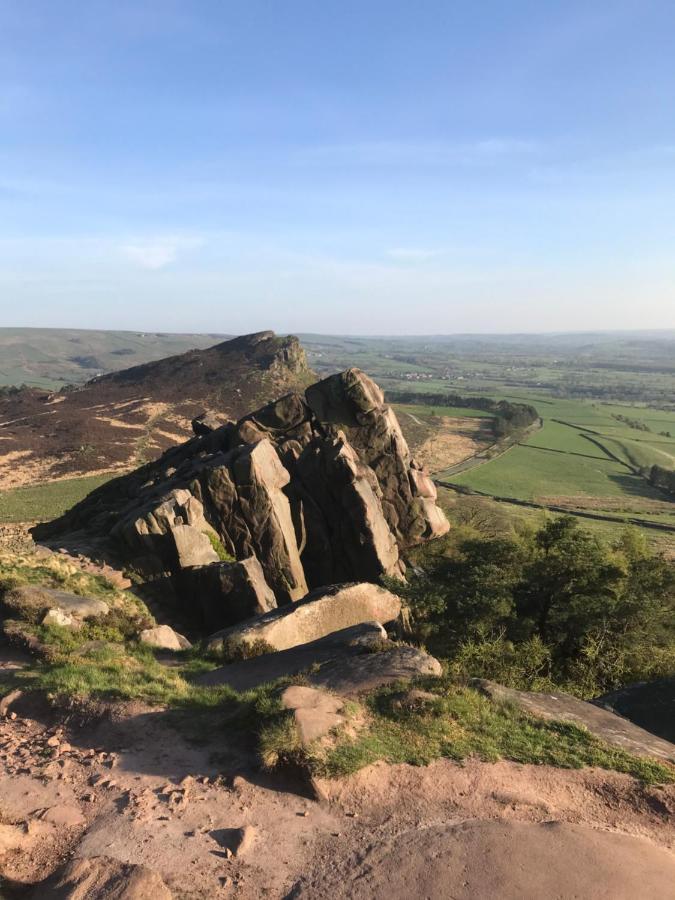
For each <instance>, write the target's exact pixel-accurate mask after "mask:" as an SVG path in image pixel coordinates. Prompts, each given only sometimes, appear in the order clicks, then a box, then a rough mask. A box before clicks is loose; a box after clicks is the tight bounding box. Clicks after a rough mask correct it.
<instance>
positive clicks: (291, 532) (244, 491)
mask: <svg viewBox="0 0 675 900" xmlns="http://www.w3.org/2000/svg"><path fill="white" fill-rule="evenodd" d="M232 468H233V472H234V478H235V482H236V485H237V493H238V496H239V504H240V507H241V510H242V513H243V516H244V518H245V520H246V522H247V524H248V528H249V531H250V534H251V539H252V542H253V545H254V547H255V550H256V556H257V557H258V559H259V560H260V563H261V565H262V567H263V571H264V572H265V578H266V581H267V582H268V584H269V585H270V586H271V587H272V589H273V591H274V593H275V595H276V597H277V599H278V600H279V602H285V603H287V602H289V601H293V600H298V599H299V598H300V597H304V595H305V594H306V593H307V582H306V581H305V573H304V569H303V568H302V563H301V561H300V551H299V550H298V544H297V541H296V536H295V529H294V526H293V519H292V516H291V508H290V504H289V502H288V498H287V496H286V494H285V493H284V492H283V488H285V487H286V485H288V483H289V482H290V475H289V473H288V472H287V470H286V469H285V468H284V467H283V465H282V464H281V461H280V459H279V456H278V454H277V452H276V450H275V449H274V446H273V445H272V444H271V443H270V441H269V440H261V441H259V442H258V443H257V444H253V445H249V446H247V447H245V448H244V449H243V451H242V452H241V453H240V454H239V455H237V456H236V458H235V459H234V462H233V466H232Z"/></svg>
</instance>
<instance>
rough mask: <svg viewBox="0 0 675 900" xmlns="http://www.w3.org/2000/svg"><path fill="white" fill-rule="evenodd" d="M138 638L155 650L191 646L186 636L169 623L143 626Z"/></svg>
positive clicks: (183, 648) (178, 648)
mask: <svg viewBox="0 0 675 900" xmlns="http://www.w3.org/2000/svg"><path fill="white" fill-rule="evenodd" d="M138 639H139V641H140V642H141V643H142V644H147V645H148V646H149V647H155V648H156V649H157V650H189V649H190V647H191V646H192V644H191V643H190V641H188V639H187V638H186V637H184V636H183V635H182V634H179V633H178V632H177V631H174V630H173V628H172V627H171V626H170V625H155V626H154V628H144V629H143V631H141V633H140V634H139V635H138Z"/></svg>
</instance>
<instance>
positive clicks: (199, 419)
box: [190, 412, 223, 437]
mask: <svg viewBox="0 0 675 900" xmlns="http://www.w3.org/2000/svg"><path fill="white" fill-rule="evenodd" d="M190 424H191V425H192V430H193V431H194V433H195V434H196V435H197V436H198V437H203V436H204V435H207V434H211V432H212V431H217V430H218V428H220V426H221V425H222V424H223V423H222V422H219V421H218V419H217V418H216V417H215V416H214V415H213V413H208V412H204V413H202V414H201V415H199V416H195V417H194V419H193V420H192V422H191V423H190Z"/></svg>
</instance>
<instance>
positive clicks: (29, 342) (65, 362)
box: [0, 328, 229, 390]
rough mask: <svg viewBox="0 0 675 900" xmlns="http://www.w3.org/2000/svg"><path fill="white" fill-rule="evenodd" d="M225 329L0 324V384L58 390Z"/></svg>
mask: <svg viewBox="0 0 675 900" xmlns="http://www.w3.org/2000/svg"><path fill="white" fill-rule="evenodd" d="M227 337H229V335H226V334H170V333H167V332H144V331H96V330H90V329H83V328H0V360H1V361H0V385H17V386H18V385H21V384H27V385H29V386H31V387H38V388H45V389H47V390H58V389H59V388H61V387H63V386H64V385H66V384H85V383H86V382H87V381H90V380H91V379H92V378H94V377H95V376H97V375H101V374H103V373H106V372H115V371H117V370H118V369H123V368H127V367H128V366H135V365H137V364H141V363H145V362H151V361H152V360H155V359H162V358H163V357H165V356H175V355H176V354H179V353H185V352H186V351H187V350H192V349H194V348H197V349H205V348H206V347H211V346H213V344H215V343H217V342H220V341H223V340H225V339H226V338H227Z"/></svg>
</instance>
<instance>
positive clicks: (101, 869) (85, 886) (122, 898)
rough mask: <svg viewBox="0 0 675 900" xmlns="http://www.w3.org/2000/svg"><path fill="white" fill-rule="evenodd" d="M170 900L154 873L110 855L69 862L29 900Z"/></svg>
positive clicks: (36, 890)
mask: <svg viewBox="0 0 675 900" xmlns="http://www.w3.org/2000/svg"><path fill="white" fill-rule="evenodd" d="M46 897H49V898H50V900H94V898H95V900H171V897H172V894H171V891H170V890H169V889H168V887H167V886H166V885H165V884H164V882H163V881H162V879H161V877H160V876H159V875H158V873H157V872H155V871H153V870H152V869H149V868H147V867H146V866H139V865H134V864H133V863H126V862H122V861H121V860H119V859H113V858H112V857H110V856H93V857H91V858H89V859H73V860H71V862H69V863H67V864H66V865H65V866H64V867H63V868H61V869H59V870H58V871H57V872H56V873H55V874H54V875H52V876H51V878H49V879H48V880H47V881H45V882H42V883H41V884H39V885H37V886H36V888H35V890H34V892H33V893H32V894H31V898H33V900H42V898H46Z"/></svg>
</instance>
